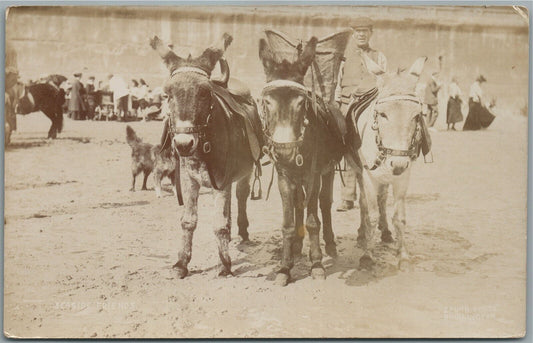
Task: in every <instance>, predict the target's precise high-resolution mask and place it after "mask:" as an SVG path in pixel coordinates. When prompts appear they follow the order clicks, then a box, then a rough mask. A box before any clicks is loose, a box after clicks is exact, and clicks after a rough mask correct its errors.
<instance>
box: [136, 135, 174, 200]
mask: <svg viewBox="0 0 533 343" xmlns="http://www.w3.org/2000/svg"><path fill="white" fill-rule="evenodd" d="M126 141H127V142H128V144H129V145H130V146H131V162H132V163H131V173H132V181H131V189H130V191H132V192H135V179H136V178H137V175H139V174H140V173H141V172H143V173H144V179H143V186H142V190H143V191H145V190H147V188H146V180H147V179H148V176H149V175H150V174H151V173H152V172H154V182H155V194H156V196H157V197H158V198H160V197H161V180H162V179H163V178H164V177H168V178H169V179H170V181H171V182H172V190H173V191H174V195H176V187H175V184H174V182H175V181H174V175H175V170H176V159H175V158H174V157H173V155H172V151H171V149H170V147H169V148H167V149H164V150H161V145H160V144H157V145H152V144H150V143H144V142H143V141H142V139H140V138H139V137H138V136H137V134H136V133H135V131H134V130H133V129H132V128H131V126H129V125H128V126H126Z"/></svg>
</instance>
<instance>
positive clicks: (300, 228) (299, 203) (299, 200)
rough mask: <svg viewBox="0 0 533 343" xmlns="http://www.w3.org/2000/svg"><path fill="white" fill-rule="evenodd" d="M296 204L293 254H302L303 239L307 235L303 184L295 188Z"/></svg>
mask: <svg viewBox="0 0 533 343" xmlns="http://www.w3.org/2000/svg"><path fill="white" fill-rule="evenodd" d="M294 196H295V200H294V201H295V204H294V223H295V229H296V235H295V237H294V241H293V243H292V253H293V256H300V255H302V248H303V240H304V236H305V226H304V209H305V206H304V201H305V195H304V191H303V188H302V186H296V190H295V195H294Z"/></svg>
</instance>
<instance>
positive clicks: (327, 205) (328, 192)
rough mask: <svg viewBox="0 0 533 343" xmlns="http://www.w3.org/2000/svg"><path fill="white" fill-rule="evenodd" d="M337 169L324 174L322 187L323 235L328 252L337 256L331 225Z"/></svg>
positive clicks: (320, 198) (332, 255)
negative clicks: (334, 180)
mask: <svg viewBox="0 0 533 343" xmlns="http://www.w3.org/2000/svg"><path fill="white" fill-rule="evenodd" d="M334 177H335V171H334V170H332V171H331V172H329V173H327V174H325V175H323V176H322V187H321V189H320V197H319V200H320V212H321V213H322V222H323V223H322V227H323V228H322V229H323V230H324V231H323V232H322V235H323V237H324V241H325V242H326V254H328V256H330V257H333V258H336V257H337V245H336V244H335V234H334V233H333V228H332V225H331V204H332V203H333V179H334Z"/></svg>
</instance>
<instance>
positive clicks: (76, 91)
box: [68, 73, 86, 120]
mask: <svg viewBox="0 0 533 343" xmlns="http://www.w3.org/2000/svg"><path fill="white" fill-rule="evenodd" d="M84 95H85V89H84V88H83V84H82V83H81V73H74V80H73V81H72V88H71V89H70V100H69V102H68V110H69V113H70V116H71V118H72V119H74V120H81V119H84V117H85V111H86V106H85V101H84V98H83V97H84Z"/></svg>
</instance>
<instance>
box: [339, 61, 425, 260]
mask: <svg viewBox="0 0 533 343" xmlns="http://www.w3.org/2000/svg"><path fill="white" fill-rule="evenodd" d="M426 59H427V58H426V57H421V58H418V59H417V60H416V61H415V62H414V63H413V65H412V66H411V68H410V69H409V71H408V72H405V71H403V70H400V69H399V70H398V71H397V72H396V73H392V74H386V75H384V76H383V77H381V78H380V79H378V89H379V94H378V96H377V98H376V99H375V100H374V102H373V103H372V104H370V106H369V107H368V108H367V109H366V110H364V111H363V112H362V114H361V115H360V117H359V118H353V122H356V123H357V128H356V131H357V132H360V133H361V134H360V138H361V149H360V151H359V154H360V158H361V161H362V162H363V165H364V168H363V170H362V172H361V173H358V174H357V181H358V183H359V185H360V186H361V197H360V205H361V206H360V213H361V226H360V228H359V234H358V238H357V241H358V242H359V243H360V245H362V247H363V250H364V253H363V255H362V257H361V258H360V260H359V262H360V267H362V268H365V269H370V268H371V267H372V265H373V264H374V259H373V256H372V248H373V243H372V237H373V234H374V228H373V226H372V225H371V224H370V219H369V207H370V208H374V209H375V208H376V207H377V209H378V212H379V220H378V228H379V230H380V231H381V241H382V242H383V243H393V242H394V240H393V237H392V233H391V231H390V230H389V227H388V221H387V212H386V210H387V195H388V189H389V185H392V190H393V195H394V214H393V216H392V224H393V226H394V228H395V231H396V239H397V243H398V248H397V254H398V256H399V262H398V268H399V269H404V267H405V266H406V265H407V264H408V263H409V253H408V251H407V248H406V246H405V238H404V233H405V229H406V217H405V196H406V193H407V189H408V187H409V181H410V174H411V167H412V165H413V162H414V161H415V160H416V159H417V157H418V156H419V154H420V152H421V151H422V152H423V154H424V155H426V154H427V153H428V152H429V150H430V147H431V138H430V136H429V133H428V131H427V127H426V124H425V121H424V118H423V115H422V102H421V100H420V99H419V98H418V97H417V96H416V95H415V86H416V83H417V81H418V79H419V77H420V74H421V72H422V69H423V67H424V63H425V61H426ZM352 114H353V113H350V111H348V116H352ZM348 161H349V160H348Z"/></svg>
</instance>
